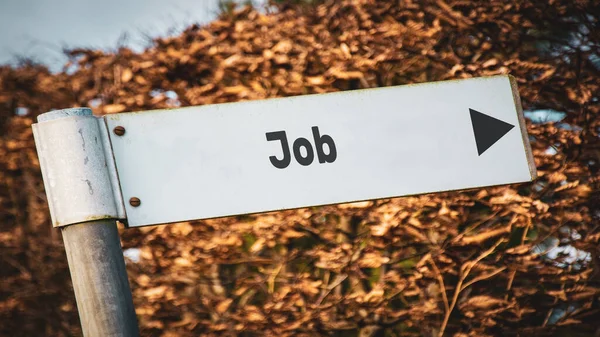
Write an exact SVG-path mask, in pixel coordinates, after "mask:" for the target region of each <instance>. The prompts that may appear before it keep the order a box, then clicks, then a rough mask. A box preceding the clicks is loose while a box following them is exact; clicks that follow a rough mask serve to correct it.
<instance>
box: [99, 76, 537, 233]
mask: <svg viewBox="0 0 600 337" xmlns="http://www.w3.org/2000/svg"><path fill="white" fill-rule="evenodd" d="M469 109H475V110H477V111H480V112H482V113H484V114H487V115H489V116H492V117H494V118H497V119H499V120H502V121H504V122H507V123H510V124H512V125H515V126H516V127H515V128H513V129H512V130H510V131H509V132H508V133H507V134H506V135H504V137H502V138H501V139H500V140H498V141H497V142H496V143H495V144H494V145H493V146H491V147H490V148H489V149H488V150H487V151H486V152H485V153H482V154H481V155H478V152H477V148H476V143H475V138H474V133H473V126H472V122H471V119H470V114H469ZM105 120H106V123H107V125H108V129H109V130H112V129H113V128H114V127H115V126H118V125H120V126H123V127H125V129H126V134H125V135H124V136H122V137H117V136H115V135H113V134H112V133H111V134H110V138H111V143H112V147H113V151H114V157H115V162H116V166H117V171H118V174H119V177H120V181H121V188H122V193H123V197H124V199H125V200H128V199H129V198H131V197H138V198H139V199H140V200H141V205H140V206H139V207H132V206H130V205H129V204H126V210H127V218H128V223H129V226H143V225H150V224H160V223H168V222H177V221H183V220H191V219H202V218H212V217H221V216H228V215H235V214H246V213H255V212H264V211H271V210H280V209H289V208H297V207H304V206H314V205H325V204H334V203H341V202H349V201H358V200H369V199H377V198H385V197H393V196H404V195H412V194H420V193H429V192H438V191H449V190H457V189H467V188H475V187H483V186H491V185H501V184H509V183H519V182H525V181H530V180H532V179H534V178H535V166H534V164H533V160H532V157H531V154H530V147H529V143H528V138H527V133H526V130H525V127H524V121H523V118H522V112H521V106H520V102H519V99H518V94H516V88H515V87H514V83H511V78H509V77H508V76H498V77H490V78H478V79H469V80H460V81H449V82H437V83H427V84H422V85H409V86H400V87H388V88H378V89H368V90H359V91H350V92H341V93H333V94H322V95H309V96H298V97H292V98H282V99H271V100H264V101H251V102H241V103H232V104H219V105H209V106H200V107H190V108H182V109H175V110H158V111H149V112H144V113H125V114H116V115H108V116H105ZM314 126H316V127H318V129H319V133H320V135H321V136H323V135H329V136H331V137H332V139H333V140H334V142H335V146H336V150H337V158H336V159H335V161H334V162H332V163H319V160H318V159H317V153H316V151H315V158H314V161H313V163H312V164H310V165H308V166H303V165H300V164H299V163H298V162H297V161H296V160H295V159H294V158H293V155H292V159H291V162H290V164H289V166H287V167H286V168H283V169H279V168H276V167H275V166H274V165H273V164H272V163H271V161H270V159H269V157H270V156H276V157H277V158H279V159H281V158H282V156H283V154H282V151H283V150H282V145H280V144H281V143H280V142H279V141H267V138H266V133H270V132H276V131H285V132H286V135H287V139H288V142H289V143H290V147H291V146H292V143H293V142H294V141H295V140H296V139H297V138H299V137H304V138H306V139H307V140H309V141H310V143H311V144H312V148H313V150H314V149H315V140H314V139H313V135H312V132H311V128H312V127H314ZM324 149H325V150H324V151H325V153H327V152H328V151H327V149H328V147H327V146H324ZM300 154H301V155H302V156H306V150H305V149H303V150H300Z"/></svg>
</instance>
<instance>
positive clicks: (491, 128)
mask: <svg viewBox="0 0 600 337" xmlns="http://www.w3.org/2000/svg"><path fill="white" fill-rule="evenodd" d="M469 112H471V123H472V124H473V133H474V134H475V143H477V153H478V154H479V155H480V156H481V154H483V153H484V152H485V151H486V150H487V149H489V148H490V146H492V145H494V144H495V143H496V142H497V141H498V140H499V139H500V138H502V137H503V136H504V135H505V134H507V133H508V131H510V130H512V128H514V127H515V126H514V125H512V124H508V123H506V122H503V121H501V120H499V119H497V118H494V117H491V116H488V115H486V114H482V113H481V112H479V111H477V110H473V109H469Z"/></svg>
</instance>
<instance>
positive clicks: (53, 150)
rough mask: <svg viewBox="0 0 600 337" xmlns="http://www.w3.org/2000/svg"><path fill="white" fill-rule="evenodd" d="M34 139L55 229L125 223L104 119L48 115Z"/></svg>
mask: <svg viewBox="0 0 600 337" xmlns="http://www.w3.org/2000/svg"><path fill="white" fill-rule="evenodd" d="M33 134H34V138H35V142H36V147H37V151H38V157H39V159H40V166H41V169H42V175H43V177H44V186H45V189H46V194H47V196H48V204H49V208H50V214H51V216H52V223H53V225H54V226H66V225H70V224H74V223H79V222H85V221H89V220H93V219H105V218H112V219H122V218H125V208H124V206H123V201H122V198H121V194H120V189H119V182H118V178H117V174H116V169H115V165H114V160H113V157H112V151H111V149H110V140H109V138H108V136H107V132H106V126H105V124H104V120H103V119H99V118H96V117H94V116H92V112H91V110H90V109H86V108H74V109H65V110H58V111H52V112H49V113H47V114H42V115H40V116H39V118H38V123H37V124H34V125H33Z"/></svg>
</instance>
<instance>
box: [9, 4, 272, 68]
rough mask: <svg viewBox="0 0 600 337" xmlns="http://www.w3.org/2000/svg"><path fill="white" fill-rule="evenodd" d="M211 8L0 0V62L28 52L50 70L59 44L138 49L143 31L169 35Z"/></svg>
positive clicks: (58, 61)
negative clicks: (122, 46) (124, 37)
mask: <svg viewBox="0 0 600 337" xmlns="http://www.w3.org/2000/svg"><path fill="white" fill-rule="evenodd" d="M255 3H258V4H260V3H263V2H262V1H255ZM217 13H218V0H168V1H165V0H0V64H7V63H10V64H14V63H15V62H16V61H17V60H18V58H19V57H28V58H32V59H33V60H35V61H38V62H42V63H45V64H48V65H49V66H50V67H51V69H52V70H55V71H56V70H60V69H61V66H62V65H63V64H64V62H65V61H66V59H65V58H64V56H63V55H62V54H61V50H62V49H63V47H94V48H102V49H108V50H110V49H111V48H112V49H114V48H115V47H117V46H118V45H119V42H125V44H126V45H128V46H130V47H133V48H134V49H136V50H141V49H142V47H143V46H144V45H147V42H148V40H147V39H146V38H145V36H151V37H157V36H166V35H172V34H174V33H176V32H180V31H181V30H182V29H183V28H185V27H186V26H189V25H190V24H193V23H200V24H203V23H207V22H210V21H211V20H213V19H214V18H215V17H216V15H217ZM124 34H126V35H127V39H123V38H122V37H123V36H124Z"/></svg>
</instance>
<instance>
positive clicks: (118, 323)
mask: <svg viewBox="0 0 600 337" xmlns="http://www.w3.org/2000/svg"><path fill="white" fill-rule="evenodd" d="M61 231H62V236H63V240H64V243H65V250H66V252H67V259H68V261H69V269H70V271H71V279H72V281H73V288H74V290H75V298H76V299H77V308H78V309H79V317H80V319H81V327H82V329H83V334H84V336H86V337H96V336H111V337H112V336H115V337H116V336H123V337H125V336H127V337H129V336H139V330H138V324H137V318H136V316H135V309H134V307H133V300H132V297H131V290H130V288H129V281H128V279H127V270H126V269H125V260H124V258H123V252H122V250H121V242H120V241H119V233H118V231H117V225H116V223H115V221H114V220H98V221H90V222H86V223H80V224H76V225H70V226H65V227H62V228H61Z"/></svg>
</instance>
